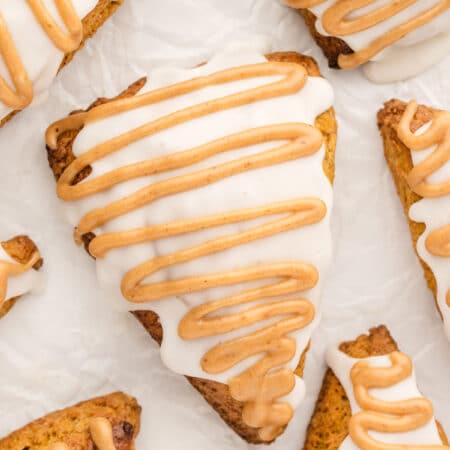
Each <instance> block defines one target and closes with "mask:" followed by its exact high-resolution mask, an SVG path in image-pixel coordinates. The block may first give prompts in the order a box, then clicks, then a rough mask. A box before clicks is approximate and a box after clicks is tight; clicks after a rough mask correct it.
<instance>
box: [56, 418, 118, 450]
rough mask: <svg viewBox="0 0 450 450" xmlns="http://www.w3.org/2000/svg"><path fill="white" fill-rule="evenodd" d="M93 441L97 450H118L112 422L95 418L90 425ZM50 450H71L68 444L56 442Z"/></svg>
mask: <svg viewBox="0 0 450 450" xmlns="http://www.w3.org/2000/svg"><path fill="white" fill-rule="evenodd" d="M89 430H90V433H91V437H92V441H93V442H94V444H95V448H96V449H97V450H116V446H115V445H114V437H113V431H112V426H111V422H110V421H109V420H108V419H105V418H104V417H95V418H93V419H91V421H90V423H89ZM48 450H70V449H69V447H68V446H67V444H64V443H63V442H56V443H54V444H52V445H50V447H49V448H48Z"/></svg>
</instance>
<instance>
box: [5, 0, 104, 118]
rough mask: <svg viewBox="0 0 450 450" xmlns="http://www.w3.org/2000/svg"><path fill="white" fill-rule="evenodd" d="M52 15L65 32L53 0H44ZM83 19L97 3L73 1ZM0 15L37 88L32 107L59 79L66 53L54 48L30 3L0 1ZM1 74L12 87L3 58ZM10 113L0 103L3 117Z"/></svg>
mask: <svg viewBox="0 0 450 450" xmlns="http://www.w3.org/2000/svg"><path fill="white" fill-rule="evenodd" d="M42 1H43V3H44V4H45V6H46V7H47V8H48V10H49V11H50V12H51V14H52V16H53V17H54V18H55V20H56V21H57V22H58V23H59V25H60V26H62V27H63V29H65V26H64V24H63V23H62V21H61V18H60V16H59V13H58V11H57V9H56V6H55V2H54V0H42ZM72 1H73V5H74V7H75V9H76V11H77V13H78V15H79V16H80V17H84V16H86V15H87V14H88V13H89V11H91V10H92V9H93V8H94V7H95V5H96V4H97V3H98V1H97V0H72ZM0 12H1V14H2V16H3V18H4V20H5V22H6V24H7V25H8V30H9V32H10V33H11V36H12V38H13V40H14V43H15V45H16V47H17V50H18V52H19V54H20V56H21V58H22V60H23V63H24V66H25V68H26V70H27V72H28V75H29V78H30V80H31V81H32V83H33V86H34V100H33V103H32V104H39V103H41V102H43V101H44V100H45V99H46V98H47V95H48V89H49V87H50V85H51V83H52V81H53V79H54V78H55V76H56V72H57V71H58V68H59V66H60V64H61V61H62V58H63V56H64V54H63V53H62V52H61V51H60V50H59V49H58V48H56V47H55V45H54V44H53V42H52V41H51V40H50V39H49V37H48V36H47V35H46V34H45V32H44V31H43V29H42V27H41V26H40V24H39V23H38V21H37V20H36V18H35V17H34V15H33V13H32V12H31V9H30V7H29V6H28V5H27V0H13V1H11V0H0ZM0 75H1V76H2V77H3V78H4V79H5V81H6V82H7V83H8V84H9V85H10V86H11V85H12V84H11V78H10V76H9V73H8V70H7V68H6V66H5V64H4V62H3V59H2V58H1V57H0ZM10 112H11V108H9V107H7V106H5V105H4V104H2V103H0V118H3V117H5V116H6V115H7V114H8V113H10Z"/></svg>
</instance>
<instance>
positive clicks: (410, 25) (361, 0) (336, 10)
mask: <svg viewBox="0 0 450 450" xmlns="http://www.w3.org/2000/svg"><path fill="white" fill-rule="evenodd" d="M325 1H327V0H288V4H289V5H290V6H292V7H294V8H299V9H303V8H311V7H313V6H316V5H319V4H321V3H324V2H325ZM373 2H374V0H336V1H335V2H334V4H333V5H331V6H330V7H329V8H328V9H326V10H325V12H324V13H323V16H322V26H323V28H324V29H325V31H326V32H327V33H328V34H330V35H331V36H337V37H340V36H348V35H350V34H354V33H358V32H360V31H364V30H367V29H369V28H372V27H374V26H376V25H378V24H379V23H381V22H384V21H385V20H388V19H389V18H391V17H393V16H395V15H396V14H398V13H400V12H401V11H403V10H404V9H406V8H408V7H409V6H410V5H412V4H414V3H416V2H417V0H396V1H392V2H389V4H386V5H384V6H381V7H379V8H377V9H375V10H373V11H370V12H368V13H366V14H363V15H360V16H357V17H352V18H349V16H351V15H352V14H355V13H356V12H357V11H358V10H359V9H361V8H364V7H367V6H369V5H370V4H372V3H373ZM448 8H450V0H441V1H439V2H438V3H436V5H434V6H433V7H431V8H429V9H427V10H425V11H423V12H421V13H419V14H418V15H417V16H415V17H413V18H411V19H409V20H407V21H405V22H403V23H401V24H400V25H398V26H396V27H394V28H392V29H391V30H389V31H387V32H385V33H384V34H383V35H381V36H380V37H378V38H376V39H374V40H373V41H372V42H371V43H370V44H369V45H368V46H367V47H366V48H364V49H362V50H359V51H355V52H354V53H351V54H348V55H339V58H338V63H339V67H341V68H342V69H353V68H355V67H357V66H359V65H361V64H364V63H366V62H367V61H369V60H370V59H371V58H372V57H373V56H375V55H376V54H378V53H380V52H381V51H382V50H384V49H385V48H386V47H389V46H390V45H392V44H394V43H395V42H397V41H399V40H400V39H402V38H403V37H404V36H406V35H407V34H409V33H411V32H412V31H414V30H415V29H417V28H419V27H421V26H423V25H425V24H427V23H428V22H430V21H432V20H433V19H435V18H436V17H437V16H439V15H440V14H442V13H443V12H445V11H446V10H447V9H448Z"/></svg>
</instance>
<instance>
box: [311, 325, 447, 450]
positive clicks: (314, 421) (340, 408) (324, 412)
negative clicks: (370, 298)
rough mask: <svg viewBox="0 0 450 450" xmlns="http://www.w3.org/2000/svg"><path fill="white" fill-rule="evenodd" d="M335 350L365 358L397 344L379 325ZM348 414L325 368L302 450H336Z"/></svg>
mask: <svg viewBox="0 0 450 450" xmlns="http://www.w3.org/2000/svg"><path fill="white" fill-rule="evenodd" d="M339 349H340V350H341V351H342V352H344V353H346V354H347V355H349V356H351V357H353V358H367V357H370V356H382V355H387V354H389V353H392V352H394V351H398V346H397V343H396V342H395V341H394V339H393V338H392V337H391V335H390V333H389V330H388V329H387V328H386V327H385V326H384V325H380V326H378V327H376V328H371V329H370V330H369V333H368V334H363V335H361V336H359V337H358V338H356V339H355V340H354V341H349V342H343V343H342V344H341V345H340V346H339ZM350 417H351V409H350V402H349V401H348V398H347V395H346V393H345V390H344V388H343V387H342V385H341V383H340V382H339V380H338V379H337V377H336V376H335V375H334V373H333V371H332V370H331V369H328V370H327V371H326V373H325V377H324V379H323V383H322V388H321V390H320V393H319V397H318V399H317V402H316V407H315V410H314V413H313V416H312V418H311V422H310V423H309V426H308V430H307V433H306V441H305V445H304V447H303V449H304V450H313V449H327V450H338V449H339V447H340V445H341V444H342V442H343V441H344V439H345V438H346V437H347V435H348V424H349V421H350ZM436 423H437V426H438V429H439V435H440V437H441V439H442V442H443V443H444V444H446V445H448V441H447V437H446V435H445V432H444V430H443V428H442V426H441V425H440V424H439V423H438V422H436Z"/></svg>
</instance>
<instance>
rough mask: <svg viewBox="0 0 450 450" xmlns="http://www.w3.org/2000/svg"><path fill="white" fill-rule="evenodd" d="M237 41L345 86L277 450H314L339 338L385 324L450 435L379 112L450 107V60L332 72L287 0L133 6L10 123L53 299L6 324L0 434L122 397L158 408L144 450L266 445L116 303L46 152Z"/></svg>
mask: <svg viewBox="0 0 450 450" xmlns="http://www.w3.org/2000/svg"><path fill="white" fill-rule="evenodd" d="M233 41H240V42H246V43H247V44H252V43H253V42H255V43H256V42H261V41H262V42H266V43H268V44H269V45H270V46H271V48H272V50H296V51H299V52H304V53H306V54H309V55H312V56H314V57H315V58H316V59H317V60H318V61H319V63H320V64H321V68H322V71H323V73H324V75H325V76H326V77H327V78H328V79H329V80H330V81H331V82H332V84H333V85H334V88H335V92H336V103H335V107H336V112H337V117H338V120H339V142H338V148H337V152H336V181H335V208H334V212H333V233H334V238H335V244H334V245H335V259H334V264H333V267H332V271H331V273H330V277H329V280H328V282H327V284H326V287H325V292H324V296H323V307H322V312H323V320H322V323H321V325H320V326H319V328H318V329H317V331H316V332H315V334H314V336H313V341H312V347H311V350H310V352H309V355H308V359H307V365H306V377H305V379H306V383H307V388H308V394H307V398H306V400H305V402H304V405H303V406H302V407H300V408H299V409H298V410H297V413H296V415H295V418H294V419H293V420H292V423H291V424H290V426H289V428H288V430H287V431H286V433H285V434H284V435H283V436H282V437H280V438H279V439H278V441H277V442H276V444H274V445H273V446H272V447H271V448H273V449H274V450H299V449H300V448H301V446H302V443H303V440H304V436H305V429H306V427H307V424H308V422H309V418H310V415H311V413H312V409H313V406H314V403H315V400H316V397H317V393H318V390H319V388H320V386H321V382H322V376H323V373H324V370H325V364H324V358H323V356H324V349H325V348H326V346H327V344H329V343H333V342H334V343H338V342H340V341H341V340H342V339H347V338H349V339H351V338H353V337H355V336H356V335H357V334H359V333H361V332H364V331H366V330H367V329H368V328H369V327H370V326H374V325H377V324H380V323H385V324H387V325H388V326H389V328H390V329H391V331H392V333H393V335H394V337H395V338H396V339H397V340H398V342H399V343H400V346H401V348H402V349H403V350H404V351H405V352H408V353H409V354H411V355H412V357H413V358H414V362H415V363H416V370H417V377H418V380H419V384H420V386H421V389H422V390H423V392H424V394H425V395H427V396H429V397H430V398H431V399H432V400H433V401H434V404H435V413H436V417H437V418H438V419H439V420H440V421H441V422H442V423H443V425H444V426H445V427H446V428H447V431H448V432H449V431H450V411H449V408H448V405H449V404H450V384H449V382H448V379H449V373H450V345H449V344H448V343H447V341H446V338H445V336H444V333H443V329H442V327H441V322H440V319H439V317H438V314H437V312H436V309H435V306H434V302H433V298H432V294H431V292H430V291H429V290H428V289H427V287H426V284H425V280H424V278H423V274H422V269H421V268H420V266H419V263H418V260H417V258H416V257H415V255H414V252H413V248H412V245H411V241H410V236H409V231H408V227H407V222H406V219H405V217H404V214H403V211H402V208H401V205H400V201H399V199H398V197H397V194H396V192H395V189H394V184H393V182H392V179H391V175H390V173H389V171H388V168H387V166H386V163H385V160H384V157H383V150H382V144H381V140H380V137H379V134H378V130H377V126H376V118H375V114H376V111H377V110H378V109H379V107H381V105H382V103H383V101H385V100H388V99H390V98H392V97H394V96H396V97H399V98H402V99H405V100H407V99H410V98H417V99H418V100H419V101H421V102H424V103H428V104H430V105H434V106H435V107H447V108H449V107H450V76H449V74H450V58H447V59H446V61H443V62H442V63H441V64H440V65H439V66H437V67H435V68H434V69H432V70H430V71H429V72H427V73H425V74H423V75H422V76H420V77H418V78H416V79H413V80H409V81H407V82H404V83H396V84H392V85H385V86H376V85H373V84H370V83H369V82H368V81H367V80H366V79H364V77H363V76H362V74H361V73H360V71H354V72H351V73H350V72H345V73H344V72H336V71H331V70H329V69H328V68H327V67H326V63H325V59H324V58H323V56H322V54H321V52H320V51H319V49H318V48H317V47H316V46H315V45H314V44H313V43H312V40H311V38H310V37H309V34H308V32H307V31H306V28H305V26H304V25H303V23H302V20H301V18H300V17H299V16H298V15H297V13H296V12H295V11H293V10H289V9H288V8H285V7H283V6H281V5H280V4H279V3H277V1H276V0H228V1H226V2H224V1H221V0H197V1H195V2H194V1H191V0H171V1H167V2H164V1H158V0H125V4H124V6H123V7H122V8H121V9H120V10H119V11H118V12H117V14H116V15H115V16H114V17H113V18H112V20H110V21H109V22H108V23H107V24H106V25H105V26H104V27H103V28H102V29H101V30H100V31H99V33H98V34H97V35H96V36H95V37H94V38H93V39H92V40H90V41H89V43H88V44H87V46H86V48H85V49H83V51H81V52H80V53H79V54H78V55H77V56H76V57H75V59H74V61H73V62H72V63H71V64H70V65H69V66H68V67H67V68H65V69H64V70H63V72H62V73H61V74H60V75H59V77H58V79H57V80H56V82H55V83H54V85H53V88H52V89H51V93H50V96H49V99H48V100H47V102H46V103H45V104H43V105H42V106H40V107H37V108H34V109H28V110H26V111H24V112H22V113H20V114H19V115H18V116H17V117H16V118H15V119H14V120H13V121H12V122H10V123H9V124H7V126H6V127H4V128H3V129H1V130H0V152H1V159H0V161H1V163H0V196H1V201H0V230H1V235H0V238H3V239H5V238H7V237H10V236H12V235H15V234H18V233H27V234H29V235H30V236H31V237H33V238H34V239H35V240H36V242H37V243H38V245H39V247H40V249H41V252H42V255H43V256H44V258H45V266H44V272H45V275H46V278H47V287H46V289H45V290H44V291H43V292H42V293H40V294H38V295H32V296H27V297H26V298H24V299H23V300H22V301H20V302H19V303H18V304H17V305H16V306H15V308H14V309H13V310H12V312H11V313H10V314H9V315H7V316H6V317H5V318H4V319H2V321H1V322H0V408H1V418H2V420H1V421H0V436H3V435H5V434H7V433H9V432H11V431H13V430H14V429H16V428H18V427H20V426H22V425H24V424H25V423H27V422H29V421H31V420H33V419H36V418H38V417H40V416H42V415H44V414H47V413H49V412H51V411H53V410H56V409H60V408H63V407H65V406H68V405H70V404H73V403H76V402H78V401H81V400H84V399H88V398H90V397H93V396H97V395H101V394H104V393H108V392H111V391H115V390H123V391H125V392H128V393H129V394H132V395H134V396H136V397H137V398H138V399H139V402H140V404H141V405H142V406H143V414H142V429H141V432H140V436H139V438H138V442H137V448H138V449H141V450H178V449H180V450H181V449H183V450H198V449H208V450H231V449H233V450H237V449H239V450H243V449H248V448H251V447H252V446H250V445H248V444H246V443H245V442H243V441H242V440H241V439H240V438H239V437H238V436H236V435H235V434H234V433H233V432H232V431H231V430H230V429H229V428H228V427H227V426H225V425H224V423H223V422H222V420H221V419H220V418H219V417H218V416H217V415H216V413H215V412H214V411H213V410H212V409H211V408H210V407H209V406H208V405H207V404H206V403H205V402H204V400H203V399H202V397H201V396H200V395H198V394H197V393H196V392H195V391H194V390H193V389H192V388H191V387H190V386H189V385H188V384H187V383H186V381H185V380H184V379H183V378H182V377H181V376H178V375H176V374H173V373H170V372H169V371H168V370H167V369H166V368H165V367H164V366H163V365H162V364H161V362H160V359H159V355H158V349H157V346H156V344H154V343H153V341H152V340H151V339H150V337H149V336H148V335H147V334H146V332H145V331H144V329H143V328H142V327H141V326H140V325H139V323H138V322H137V321H136V320H135V319H133V317H131V315H128V314H121V313H118V312H114V311H112V308H109V306H108V298H107V297H106V295H105V294H102V292H101V291H100V290H99V287H98V285H97V282H96V276H95V267H94V262H93V261H92V260H90V258H88V257H87V256H86V254H85V252H84V251H83V250H82V249H81V248H77V247H76V246H75V245H74V243H73V241H72V230H70V229H69V227H68V226H67V225H66V223H65V222H64V220H63V219H62V214H61V211H60V208H59V205H58V201H57V199H56V196H55V184H54V181H53V178H52V174H51V172H50V170H49V168H48V164H47V160H46V153H45V148H44V131H45V129H46V127H47V126H48V125H49V124H50V123H51V122H52V121H54V120H56V119H59V118H61V117H63V116H65V115H66V114H67V112H69V111H71V110H73V109H77V108H80V107H85V106H86V105H88V104H89V103H90V102H91V101H92V100H94V99H96V98H97V97H100V96H105V95H106V96H112V95H115V94H116V93H117V92H119V91H120V90H122V89H123V88H124V87H126V86H127V85H128V84H129V83H131V82H133V81H135V80H136V79H137V78H138V77H140V76H142V75H144V74H146V73H148V72H150V71H151V69H152V68H154V67H156V66H159V65H162V64H164V65H165V64H170V65H173V64H177V65H181V66H184V67H189V66H193V65H196V64H198V63H201V62H202V61H205V60H207V59H209V58H210V57H211V55H212V54H213V53H214V52H215V51H216V50H218V49H220V48H221V47H223V46H225V45H228V44H230V43H231V42H233ZM269 48H270V47H269ZM274 188H275V187H274Z"/></svg>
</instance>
